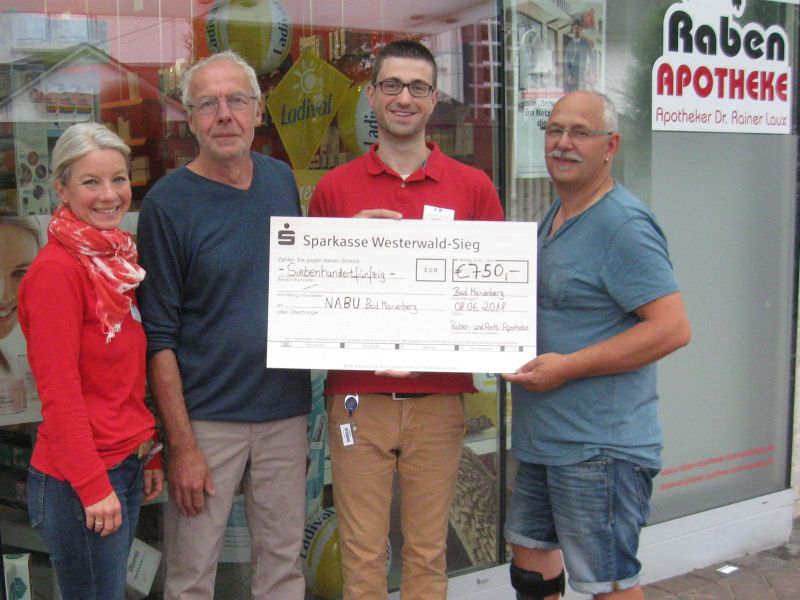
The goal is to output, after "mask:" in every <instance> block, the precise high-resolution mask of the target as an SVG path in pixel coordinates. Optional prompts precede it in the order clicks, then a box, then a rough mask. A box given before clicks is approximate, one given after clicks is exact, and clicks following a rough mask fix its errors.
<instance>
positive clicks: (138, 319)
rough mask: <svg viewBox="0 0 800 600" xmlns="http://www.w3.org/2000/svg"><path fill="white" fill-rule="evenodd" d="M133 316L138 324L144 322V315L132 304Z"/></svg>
mask: <svg viewBox="0 0 800 600" xmlns="http://www.w3.org/2000/svg"><path fill="white" fill-rule="evenodd" d="M131 316H132V317H133V320H134V321H136V322H137V323H141V322H142V313H140V312H139V309H138V308H137V306H136V305H135V304H131Z"/></svg>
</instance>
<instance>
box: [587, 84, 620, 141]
mask: <svg viewBox="0 0 800 600" xmlns="http://www.w3.org/2000/svg"><path fill="white" fill-rule="evenodd" d="M591 93H593V94H595V95H596V96H597V97H598V98H600V100H602V102H603V123H604V125H605V128H606V129H607V130H608V131H617V129H618V128H619V117H618V116H617V107H616V106H615V105H614V103H613V102H612V101H611V98H609V97H608V96H606V95H605V94H603V93H602V92H591Z"/></svg>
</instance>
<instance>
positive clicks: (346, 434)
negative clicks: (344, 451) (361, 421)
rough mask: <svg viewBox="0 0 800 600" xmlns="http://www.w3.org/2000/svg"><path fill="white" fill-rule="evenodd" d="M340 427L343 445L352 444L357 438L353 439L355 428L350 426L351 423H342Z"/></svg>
mask: <svg viewBox="0 0 800 600" xmlns="http://www.w3.org/2000/svg"><path fill="white" fill-rule="evenodd" d="M339 429H340V431H341V432H342V446H352V445H353V444H354V443H355V440H353V430H352V428H351V427H350V423H342V424H341V425H339Z"/></svg>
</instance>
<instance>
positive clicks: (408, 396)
mask: <svg viewBox="0 0 800 600" xmlns="http://www.w3.org/2000/svg"><path fill="white" fill-rule="evenodd" d="M377 394H378V396H391V397H392V400H413V399H414V398H424V397H425V396H432V395H433V394H410V393H403V392H397V393H391V394H387V393H383V392H378V393H377Z"/></svg>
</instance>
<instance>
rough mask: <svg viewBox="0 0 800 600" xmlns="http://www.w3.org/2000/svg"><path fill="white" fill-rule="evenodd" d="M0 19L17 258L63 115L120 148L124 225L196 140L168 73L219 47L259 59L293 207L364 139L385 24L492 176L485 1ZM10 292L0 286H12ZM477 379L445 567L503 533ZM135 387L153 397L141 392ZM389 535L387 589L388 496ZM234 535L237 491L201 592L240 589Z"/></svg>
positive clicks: (395, 533) (481, 562)
mask: <svg viewBox="0 0 800 600" xmlns="http://www.w3.org/2000/svg"><path fill="white" fill-rule="evenodd" d="M0 27H2V28H3V30H4V31H6V32H9V35H8V36H7V37H5V38H4V40H3V41H2V42H0V216H1V218H2V221H1V222H0V236H2V235H3V232H6V234H7V237H8V238H9V239H12V238H13V240H15V244H16V245H15V246H14V247H15V248H16V250H15V252H17V251H18V252H17V254H15V255H14V257H13V260H14V261H16V263H15V265H16V264H17V263H19V264H20V265H24V264H27V263H28V262H29V261H30V259H31V258H32V256H33V255H34V254H35V253H36V251H37V250H38V248H39V247H40V246H41V245H42V244H43V243H44V241H45V240H46V228H47V223H48V215H49V214H50V212H51V211H52V209H53V208H54V207H55V206H56V205H57V203H58V199H57V198H56V195H55V193H54V192H53V190H52V189H51V186H50V184H49V175H50V172H49V169H50V156H51V153H52V149H53V145H54V144H55V141H56V140H57V139H58V137H59V135H60V134H61V132H62V131H63V130H64V129H65V128H66V127H68V126H69V125H70V124H71V123H74V122H76V121H98V122H102V123H105V124H106V125H108V126H109V127H110V128H112V129H113V130H115V131H117V133H119V135H120V136H121V137H122V138H123V139H125V140H126V142H127V143H128V145H129V146H130V147H131V150H132V158H131V182H132V186H133V204H132V211H133V212H132V213H131V214H129V215H128V216H127V217H126V219H125V222H124V227H126V228H127V229H129V230H131V231H135V228H136V210H137V209H138V208H139V206H140V205H141V201H142V198H143V197H144V195H145V194H146V193H147V191H148V190H149V189H150V188H151V186H152V185H153V184H154V182H156V181H157V180H158V179H159V178H160V177H162V176H163V175H164V174H166V173H169V172H170V171H172V170H173V169H176V168H179V167H181V166H183V165H186V164H187V163H189V162H190V161H191V160H192V159H193V158H194V157H195V155H196V153H197V144H196V142H195V140H194V137H193V135H192V133H191V131H190V130H189V127H188V123H187V119H186V114H185V112H184V110H183V107H182V99H181V93H180V89H179V83H180V78H181V75H182V74H183V73H184V72H185V71H186V70H187V68H188V67H189V66H190V65H191V64H192V63H193V62H194V61H195V60H197V59H199V58H203V57H205V56H208V55H209V54H210V53H212V52H215V51H218V50H222V49H226V48H231V49H233V50H235V51H236V52H238V53H240V54H241V55H242V56H244V57H245V58H246V60H247V61H248V62H249V63H250V64H251V65H252V66H253V67H254V68H255V69H256V71H257V72H258V78H259V84H260V86H261V89H262V92H263V94H262V97H261V98H259V99H258V101H259V102H263V103H264V107H265V110H264V120H263V123H261V124H260V125H259V126H258V127H257V130H256V136H255V140H254V143H253V150H254V151H256V152H261V153H263V154H268V155H271V156H273V157H276V158H278V159H280V160H283V161H285V162H287V163H288V164H290V165H291V167H292V169H293V171H294V174H295V178H296V180H297V184H298V188H299V191H300V195H301V201H302V203H303V205H304V207H307V205H308V201H309V200H310V197H311V194H312V193H313V189H314V187H315V185H316V183H317V182H318V181H319V179H320V177H321V176H322V175H323V174H324V173H325V172H326V171H327V170H329V169H331V168H333V167H335V166H337V165H340V164H343V163H345V162H346V161H348V160H351V159H352V158H354V157H356V156H359V155H361V154H362V153H364V152H366V151H367V150H368V148H369V146H370V144H372V143H373V142H375V141H376V134H377V130H376V125H375V121H374V117H373V115H372V112H371V110H370V109H369V106H368V104H367V103H366V101H365V96H366V86H367V83H368V81H369V78H370V75H371V66H372V59H373V57H374V55H375V53H376V52H377V51H378V50H379V49H380V48H381V47H382V45H384V44H385V43H387V42H389V41H391V40H394V39H399V38H407V37H411V38H413V39H417V40H420V41H422V42H423V43H424V44H425V45H427V46H428V47H429V48H430V49H431V51H432V52H433V54H434V55H435V57H436V60H437V63H438V66H439V77H438V88H439V90H440V100H439V103H438V104H437V107H436V110H435V112H434V114H433V115H432V117H431V119H430V121H429V124H428V129H427V134H428V137H429V139H430V140H431V141H434V142H436V143H437V144H438V145H439V146H440V148H441V149H442V151H443V152H444V153H445V154H448V155H450V156H452V157H454V158H456V159H458V160H461V161H463V162H466V163H468V164H470V165H473V166H475V167H477V168H479V169H482V170H484V171H485V172H486V173H487V174H488V175H489V176H490V177H491V178H496V176H497V172H498V167H497V165H498V164H499V158H498V157H499V150H498V144H497V140H498V130H497V125H498V122H499V114H500V107H501V102H502V101H503V94H502V89H501V87H500V85H501V84H500V75H501V70H500V68H501V60H502V55H501V44H500V40H499V38H498V25H497V19H496V15H495V3H493V2H488V1H485V2H477V3H476V2H474V1H471V0H446V1H445V2H439V3H436V5H435V6H433V5H432V4H431V3H430V2H423V1H422V0H414V1H412V2H401V3H397V2H394V3H391V2H386V1H385V0H342V1H340V2H321V1H319V0H253V1H243V0H129V1H126V2H118V1H115V0H22V1H21V2H17V3H16V4H15V7H14V9H13V10H7V11H6V12H0ZM312 117H314V118H312ZM0 244H1V245H0V249H1V250H2V252H3V260H4V261H6V262H7V260H6V259H7V258H11V256H10V250H9V251H8V252H7V251H6V248H10V247H11V246H10V244H11V242H8V244H6V243H5V242H3V240H2V238H0ZM21 271H24V266H22V267H19V268H17V270H16V271H15V273H16V274H14V273H12V274H11V275H9V276H8V277H6V276H5V275H4V276H3V277H4V279H3V281H10V283H9V284H8V285H9V286H10V287H11V288H13V287H14V286H15V285H16V279H15V277H17V276H18V275H19V273H20V272H21ZM14 294H15V291H13V290H12V291H11V292H8V293H6V294H5V296H4V298H11V299H12V300H13V297H14ZM12 300H9V301H8V302H7V304H8V305H10V304H11V302H12ZM4 301H5V300H4ZM0 308H2V307H0ZM11 312H12V314H11V316H10V317H9V318H8V319H6V321H8V323H7V326H6V327H5V329H4V328H3V326H2V324H0V350H1V351H2V356H0V367H2V369H0V370H2V371H3V373H4V374H5V378H4V379H3V380H2V385H0V392H2V393H0V465H1V466H0V521H2V527H3V528H2V532H3V539H2V542H3V544H4V550H5V549H7V548H11V549H15V550H19V551H24V552H32V553H33V554H32V558H31V561H32V570H31V573H32V574H33V580H32V586H33V588H34V589H35V590H36V594H37V597H43V598H49V597H52V596H51V592H52V588H53V584H52V581H51V578H52V575H51V574H50V571H49V569H48V568H47V566H46V565H47V555H46V554H45V549H44V546H43V545H42V543H41V542H40V541H39V540H38V538H37V537H36V536H35V534H33V533H32V532H31V531H30V530H29V528H28V525H27V522H26V516H25V479H26V472H25V469H26V467H27V464H28V461H29V457H30V451H31V447H32V441H33V439H34V438H35V432H36V423H37V422H38V420H39V419H40V403H39V402H38V397H37V394H36V387H35V382H34V381H33V378H32V376H31V373H30V367H29V365H28V363H27V358H26V350H25V344H24V339H23V337H22V335H21V333H20V331H19V327H18V325H17V323H16V315H15V314H13V310H12V311H11ZM0 318H2V316H1V315H0ZM6 330H7V331H6ZM322 377H323V375H322V374H316V377H315V381H314V384H315V385H314V388H315V398H314V408H313V411H312V414H311V416H310V418H309V431H310V438H311V439H310V441H311V444H310V451H309V473H308V486H307V498H306V506H307V517H308V527H307V530H306V538H307V539H306V541H307V544H308V547H307V548H306V553H305V555H304V556H303V561H304V563H305V564H304V568H305V570H306V576H307V582H308V597H309V598H310V597H319V598H334V597H336V595H337V594H338V593H340V591H341V577H340V575H339V572H338V545H337V540H336V536H335V529H334V528H333V527H332V521H333V520H332V518H331V517H332V516H333V515H335V507H334V506H333V505H332V499H331V492H330V473H329V467H328V463H327V460H326V457H327V448H326V440H325V439H324V438H325V436H324V434H323V432H324V431H325V428H324V407H323V401H322V397H321V390H322ZM474 379H475V384H476V388H477V389H478V393H476V394H472V395H468V396H467V397H466V398H465V410H466V415H467V438H466V442H465V445H464V451H463V458H462V464H461V467H460V472H459V480H458V485H457V489H456V493H455V498H454V502H453V508H452V510H451V517H450V529H449V533H448V556H447V563H448V568H449V570H450V571H451V572H453V573H456V572H463V571H465V570H470V569H476V568H482V567H487V566H493V565H495V564H497V561H498V548H502V544H501V543H499V541H498V540H499V537H498V536H499V531H500V529H499V526H498V522H499V518H500V516H499V510H498V507H499V506H500V505H501V501H500V500H499V487H498V473H499V472H500V466H499V460H500V456H499V454H498V441H497V436H498V425H500V424H501V423H499V422H498V403H497V393H496V385H497V382H496V378H495V377H494V375H493V374H475V376H474ZM3 386H4V387H3ZM3 390H4V391H3ZM3 394H4V395H3ZM148 402H150V404H151V406H152V404H153V403H152V399H150V398H148ZM165 500H166V498H165V497H162V498H161V499H159V500H158V501H156V502H154V503H151V504H150V505H147V506H145V507H143V509H142V513H141V522H140V527H139V530H138V533H137V537H138V538H139V539H140V540H141V541H142V542H144V543H145V544H147V546H148V547H149V548H148V547H142V548H140V550H141V551H142V552H143V553H144V556H145V557H147V558H154V557H156V554H155V552H156V551H157V550H161V549H163V546H162V530H163V529H162V528H163V520H162V509H163V503H164V502H165ZM389 538H390V539H389V543H390V546H391V554H390V558H389V559H388V561H387V563H388V567H389V585H390V587H391V588H395V587H397V585H398V583H399V575H400V571H401V568H402V558H401V546H402V535H401V533H400V522H399V503H398V502H397V498H395V503H394V505H393V512H392V524H391V531H390V536H389ZM249 544H250V539H249V532H248V529H247V525H246V520H245V516H244V506H243V502H242V501H241V500H240V499H237V501H236V502H235V504H234V509H233V511H232V513H231V515H230V518H229V523H228V528H227V530H226V534H225V539H224V541H223V549H222V554H221V558H220V565H219V569H218V577H217V594H216V597H218V598H248V597H249V578H250V554H249ZM312 545H313V547H314V548H316V550H315V551H314V552H311V551H310V550H309V548H310V547H311V546H312ZM155 564H156V565H157V564H158V562H157V558H156V563H155ZM162 584H163V569H162V570H160V571H159V572H158V574H157V575H156V576H155V577H154V578H153V580H152V583H151V582H145V584H143V586H144V587H146V588H147V589H146V590H143V591H142V590H140V595H141V594H142V593H145V595H146V597H148V598H160V597H161V590H162ZM147 594H149V595H147Z"/></svg>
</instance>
